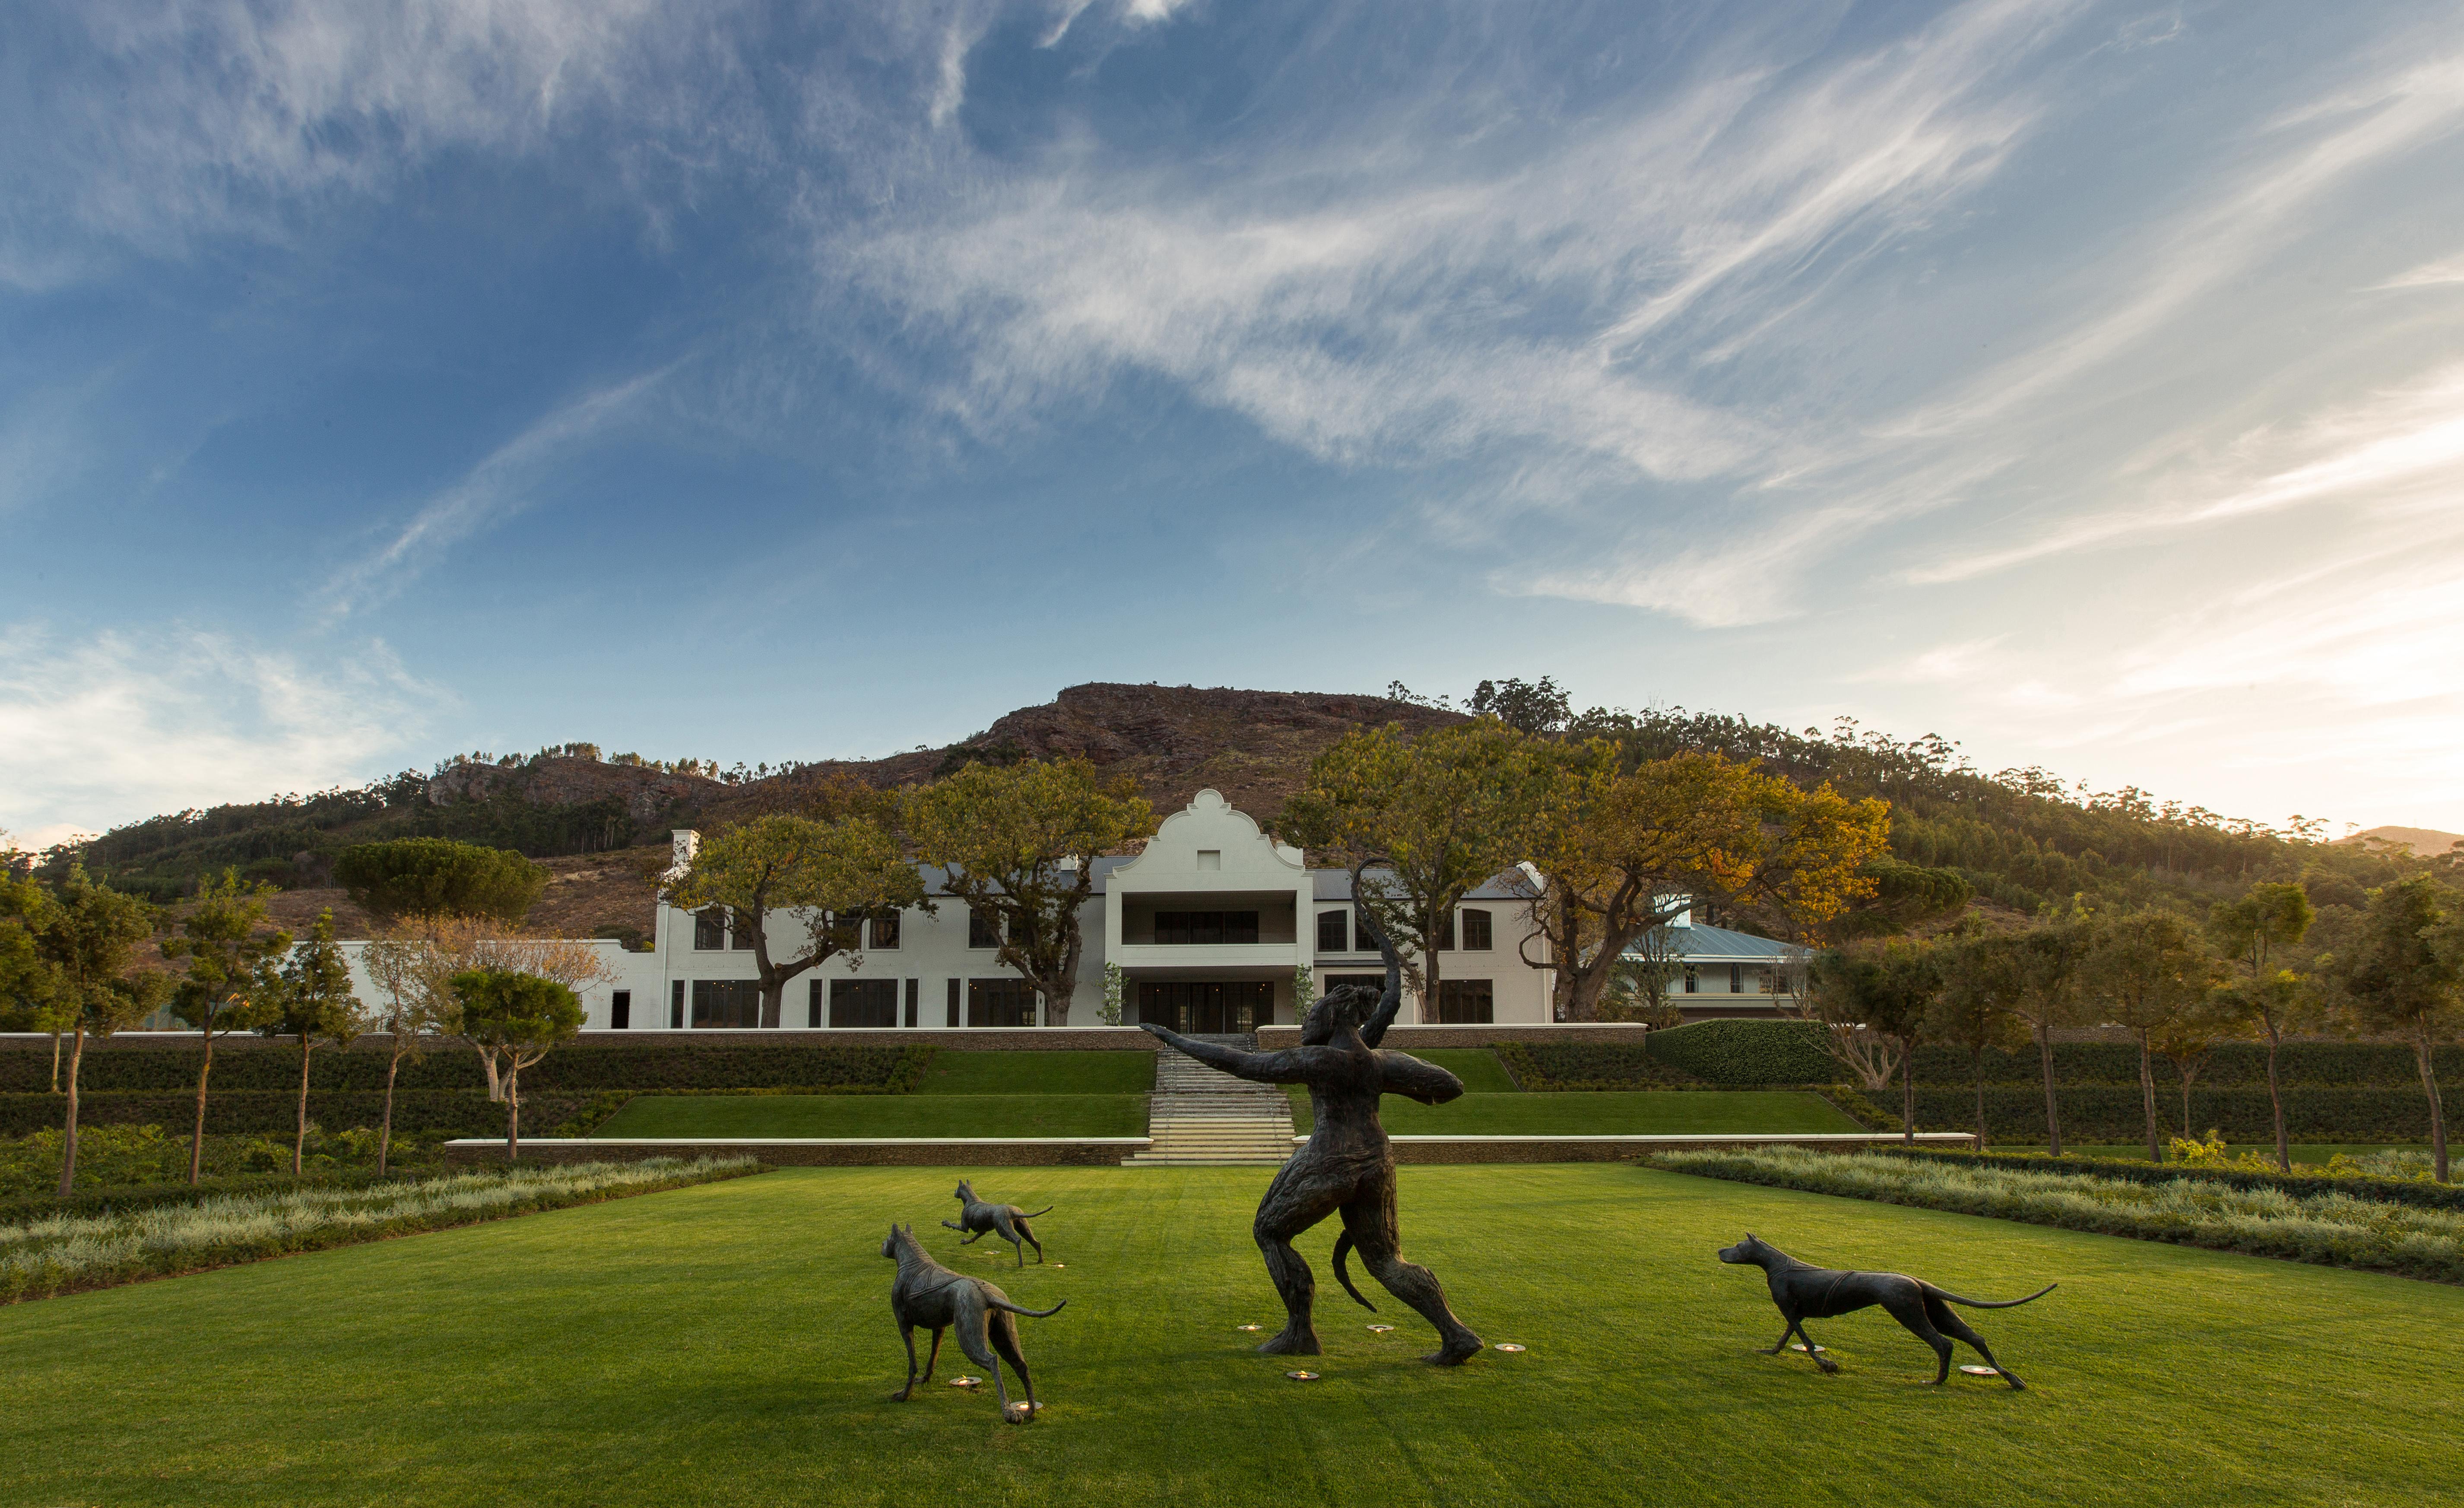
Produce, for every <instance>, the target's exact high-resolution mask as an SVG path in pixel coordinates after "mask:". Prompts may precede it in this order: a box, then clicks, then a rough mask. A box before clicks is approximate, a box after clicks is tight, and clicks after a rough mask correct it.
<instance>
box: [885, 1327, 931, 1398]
mask: <svg viewBox="0 0 2464 1508" xmlns="http://www.w3.org/2000/svg"><path fill="white" fill-rule="evenodd" d="M898 1338H899V1339H900V1340H902V1341H904V1342H906V1343H907V1386H906V1387H904V1388H900V1389H898V1391H896V1392H894V1393H891V1395H890V1401H891V1403H905V1402H906V1401H907V1400H908V1398H909V1397H910V1396H911V1395H912V1394H913V1393H914V1391H915V1326H913V1325H912V1324H909V1323H908V1322H906V1321H904V1320H901V1321H899V1322H898ZM940 1342H941V1332H940V1331H938V1330H935V1331H934V1332H933V1344H934V1345H935V1347H936V1348H937V1347H938V1346H939V1344H940Z"/></svg>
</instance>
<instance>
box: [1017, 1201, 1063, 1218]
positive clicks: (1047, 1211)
mask: <svg viewBox="0 0 2464 1508" xmlns="http://www.w3.org/2000/svg"><path fill="white" fill-rule="evenodd" d="M1060 1208H1061V1206H1059V1205H1057V1204H1047V1205H1045V1207H1044V1208H1043V1209H1041V1210H1028V1211H1025V1212H1023V1213H1021V1214H1020V1215H1019V1218H1020V1219H1022V1220H1032V1219H1035V1218H1036V1217H1037V1216H1039V1215H1046V1214H1050V1213H1052V1212H1053V1211H1055V1210H1058V1209H1060Z"/></svg>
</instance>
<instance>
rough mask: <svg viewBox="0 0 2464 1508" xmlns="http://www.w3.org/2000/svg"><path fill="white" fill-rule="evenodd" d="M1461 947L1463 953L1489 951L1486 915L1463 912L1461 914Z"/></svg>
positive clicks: (1484, 912) (1483, 912)
mask: <svg viewBox="0 0 2464 1508" xmlns="http://www.w3.org/2000/svg"><path fill="white" fill-rule="evenodd" d="M1488 949H1489V929H1488V913H1487V912H1486V911H1465V912H1463V951H1465V952H1478V953H1485V952H1486V951H1488Z"/></svg>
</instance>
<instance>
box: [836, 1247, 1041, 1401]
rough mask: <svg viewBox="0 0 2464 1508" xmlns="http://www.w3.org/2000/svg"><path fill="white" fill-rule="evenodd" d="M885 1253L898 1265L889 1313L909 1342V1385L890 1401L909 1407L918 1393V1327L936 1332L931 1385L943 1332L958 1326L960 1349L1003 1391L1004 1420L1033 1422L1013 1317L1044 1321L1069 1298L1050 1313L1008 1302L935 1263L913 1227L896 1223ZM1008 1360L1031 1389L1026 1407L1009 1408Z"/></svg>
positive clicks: (928, 1364) (927, 1374)
mask: <svg viewBox="0 0 2464 1508" xmlns="http://www.w3.org/2000/svg"><path fill="white" fill-rule="evenodd" d="M881 1255H882V1256H884V1257H889V1258H890V1259H891V1261H894V1262H896V1263H897V1264H898V1277H897V1279H896V1280H895V1281H893V1282H891V1285H890V1312H891V1314H892V1315H894V1316H896V1317H897V1320H898V1338H899V1339H900V1340H902V1341H905V1342H906V1343H907V1386H906V1387H904V1388H900V1389H898V1391H896V1392H894V1393H892V1394H891V1395H890V1398H891V1402H892V1403H905V1402H906V1401H907V1400H908V1399H909V1398H910V1397H912V1396H913V1394H914V1391H915V1382H916V1378H915V1327H916V1326H917V1325H919V1324H920V1325H923V1326H925V1327H926V1328H927V1329H929V1330H931V1331H932V1332H933V1349H932V1350H931V1352H929V1353H928V1354H927V1355H926V1356H925V1358H924V1379H923V1380H924V1381H926V1382H928V1383H929V1382H931V1381H932V1380H933V1364H934V1363H935V1362H937V1361H939V1360H940V1359H941V1332H942V1331H944V1330H946V1329H949V1328H951V1327H953V1326H956V1327H957V1332H958V1349H960V1350H962V1351H964V1352H966V1353H967V1359H968V1360H969V1361H971V1362H973V1363H975V1364H976V1365H977V1366H980V1367H982V1368H983V1369H984V1370H986V1371H988V1372H990V1373H992V1375H993V1387H994V1388H997V1389H999V1390H1000V1392H1001V1417H1002V1418H1004V1419H1007V1420H1008V1421H1009V1422H1010V1423H1012V1424H1027V1423H1031V1422H1032V1421H1033V1420H1034V1418H1035V1408H1036V1404H1035V1380H1034V1379H1033V1378H1031V1377H1029V1376H1028V1375H1027V1373H1026V1358H1025V1357H1024V1356H1023V1355H1022V1354H1021V1353H1020V1351H1019V1348H1018V1322H1017V1321H1016V1320H1013V1319H1011V1318H1010V1316H1012V1315H1017V1314H1023V1315H1024V1316H1026V1317H1027V1318H1028V1319H1030V1320H1041V1319H1043V1318H1044V1317H1045V1316H1046V1315H1051V1314H1059V1313H1060V1312H1061V1310H1062V1309H1063V1307H1064V1306H1066V1305H1067V1303H1068V1302H1069V1300H1067V1299H1064V1300H1061V1302H1060V1303H1056V1304H1054V1305H1053V1306H1052V1307H1051V1308H1049V1309H1022V1308H1020V1307H1019V1306H1018V1305H1016V1304H1014V1303H1012V1302H1010V1301H1009V1295H1007V1294H1005V1293H1003V1292H1001V1290H1000V1289H998V1288H996V1287H994V1286H993V1285H992V1284H990V1283H988V1282H986V1281H984V1280H983V1279H980V1278H969V1277H967V1276H966V1275H965V1274H963V1273H954V1272H952V1271H950V1269H948V1268H946V1267H944V1266H942V1265H941V1264H940V1263H939V1262H936V1261H935V1260H933V1258H932V1257H929V1256H927V1255H926V1254H925V1251H924V1245H923V1243H922V1242H920V1241H918V1240H916V1239H915V1228H914V1227H913V1226H908V1227H906V1228H905V1229H903V1230H902V1229H901V1228H899V1227H898V1226H896V1225H892V1226H891V1228H890V1238H889V1239H888V1240H886V1241H884V1242H882V1243H881ZM996 1353H998V1354H996ZM1003 1361H1006V1362H1008V1363H1009V1365H1010V1366H1012V1367H1013V1368H1015V1369H1016V1370H1017V1372H1018V1381H1019V1386H1020V1387H1022V1388H1025V1389H1026V1406H1025V1407H1024V1408H1023V1409H1020V1408H1013V1407H1012V1406H1011V1404H1010V1401H1009V1388H1007V1387H1006V1386H1005V1385H1004V1384H1003V1383H1002V1382H1001V1363H1002V1362H1003Z"/></svg>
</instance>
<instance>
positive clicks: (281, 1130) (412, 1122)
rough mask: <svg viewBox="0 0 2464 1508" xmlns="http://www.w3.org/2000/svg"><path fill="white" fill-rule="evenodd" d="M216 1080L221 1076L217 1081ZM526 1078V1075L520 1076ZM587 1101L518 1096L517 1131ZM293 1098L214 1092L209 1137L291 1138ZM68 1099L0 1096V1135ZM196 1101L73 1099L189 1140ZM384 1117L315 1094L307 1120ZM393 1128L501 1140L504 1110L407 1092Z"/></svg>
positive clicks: (51, 1112)
mask: <svg viewBox="0 0 2464 1508" xmlns="http://www.w3.org/2000/svg"><path fill="white" fill-rule="evenodd" d="M216 1077H217V1078H219V1077H220V1075H219V1073H218V1074H217V1075H216ZM522 1077H523V1078H524V1079H526V1080H527V1079H528V1078H529V1077H530V1076H529V1075H528V1074H527V1073H526V1074H524V1075H523V1076H522ZM588 1103H589V1100H588V1097H586V1096H583V1095H572V1094H563V1095H557V1094H544V1095H543V1094H533V1093H531V1092H530V1090H529V1089H528V1088H527V1087H525V1088H524V1089H523V1091H522V1125H523V1126H524V1127H525V1128H526V1129H527V1128H536V1129H537V1130H539V1131H541V1132H544V1131H546V1130H547V1129H549V1128H550V1127H551V1126H558V1125H560V1124H561V1123H563V1122H565V1121H569V1120H571V1119H573V1117H574V1116H575V1115H577V1114H578V1113H580V1112H581V1111H582V1110H583V1108H584V1107H585V1105H586V1104H588ZM298 1104H299V1101H298V1096H297V1094H296V1093H293V1094H269V1093H267V1092H265V1091H263V1090H253V1089H250V1090H239V1091H235V1092H233V1093H230V1094H225V1093H222V1092H221V1091H219V1090H217V1091H215V1092H214V1093H213V1094H212V1095H211V1096H209V1098H208V1100H207V1102H206V1130H207V1132H208V1134H209V1135H215V1136H225V1135H249V1136H270V1135H281V1136H288V1135H290V1134H291V1132H292V1130H293V1128H294V1127H295V1126H297V1116H298ZM67 1108H68V1101H67V1097H66V1096H63V1095H56V1094H0V1136H23V1135H25V1134H26V1133H27V1132H29V1131H48V1130H55V1129H57V1128H58V1126H59V1125H60V1122H61V1120H62V1119H63V1117H64V1116H65V1115H66V1113H67ZM196 1114H197V1099H196V1096H195V1095H194V1094H193V1093H190V1094H121V1093H103V1094H84V1093H80V1094H79V1095H78V1096H77V1120H78V1122H79V1123H80V1124H82V1125H86V1126H164V1127H165V1128H166V1129H169V1130H172V1131H175V1132H178V1133H181V1134H184V1135H185V1134H186V1133H187V1128H188V1127H189V1126H192V1125H194V1124H195V1122H196ZM384 1117H385V1096H384V1095H382V1094H368V1093H364V1092H361V1091H357V1090H347V1091H342V1092H340V1093H337V1092H333V1091H328V1090H315V1089H312V1090H310V1091H309V1093H308V1119H310V1120H312V1121H314V1122H316V1123H317V1124H318V1125H319V1126H323V1127H324V1128H325V1129H327V1130H329V1131H333V1130H341V1129H343V1128H344V1127H346V1126H375V1125H376V1124H378V1122H380V1121H381V1120H383V1119H384ZM393 1128H394V1130H395V1132H396V1133H398V1134H402V1135H413V1134H416V1135H420V1136H439V1135H445V1136H502V1135H504V1134H505V1106H504V1105H503V1104H502V1103H500V1102H497V1101H493V1100H490V1099H489V1098H488V1096H487V1095H486V1093H485V1092H476V1093H455V1092H453V1091H450V1090H447V1091H439V1090H434V1089H406V1090H402V1091H400V1092H398V1093H396V1094H395V1095H394V1099H393Z"/></svg>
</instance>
